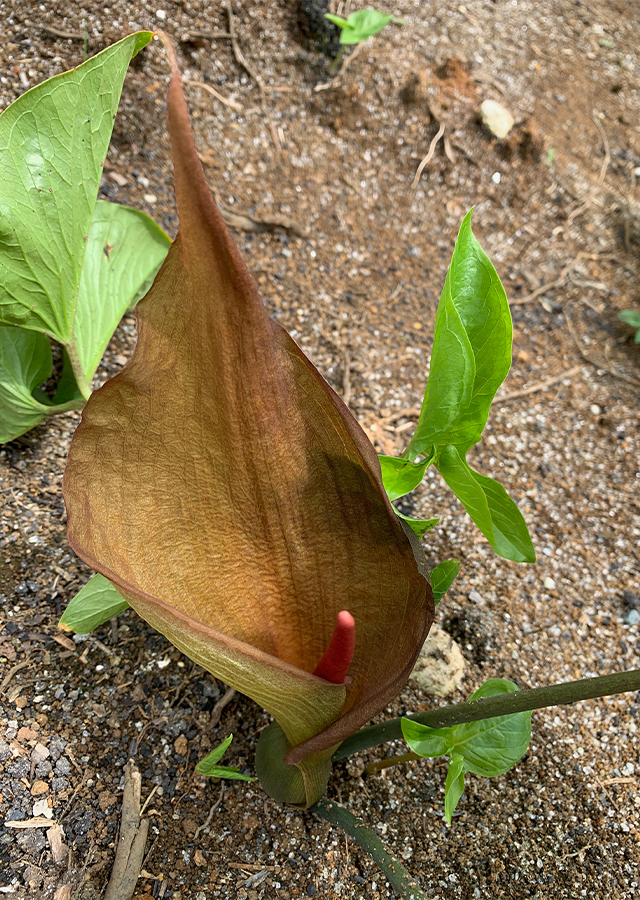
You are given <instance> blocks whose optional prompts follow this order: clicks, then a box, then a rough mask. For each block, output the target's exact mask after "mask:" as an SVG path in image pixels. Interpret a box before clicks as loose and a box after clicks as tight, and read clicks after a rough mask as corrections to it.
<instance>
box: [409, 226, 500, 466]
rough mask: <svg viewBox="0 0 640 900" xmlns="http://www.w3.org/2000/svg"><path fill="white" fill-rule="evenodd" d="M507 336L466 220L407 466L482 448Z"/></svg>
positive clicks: (496, 290) (495, 284)
mask: <svg viewBox="0 0 640 900" xmlns="http://www.w3.org/2000/svg"><path fill="white" fill-rule="evenodd" d="M512 331H513V329H512V325H511V314H510V312H509V304H508V302H507V296H506V294H505V291H504V288H503V287H502V284H501V283H500V279H499V278H498V275H497V273H496V270H495V269H494V267H493V265H492V263H491V261H490V260H489V257H488V256H487V255H486V253H485V252H484V251H483V249H482V248H481V246H480V244H479V243H478V241H477V240H476V239H475V237H474V235H473V232H472V230H471V212H469V213H467V215H466V216H465V218H464V221H463V222H462V225H461V227H460V232H459V234H458V239H457V241H456V245H455V248H454V251H453V257H452V259H451V265H450V267H449V271H448V272H447V277H446V279H445V284H444V288H443V291H442V296H441V298H440V303H439V304H438V311H437V313H436V321H435V327H434V339H433V351H432V354H431V367H430V371H429V380H428V382H427V387H426V391H425V396H424V401H423V404H422V410H421V412H420V418H419V420H418V426H417V428H416V432H415V434H414V436H413V438H412V439H411V442H410V444H409V447H408V448H407V454H406V455H407V457H408V458H409V459H415V458H416V457H417V456H419V455H420V454H421V453H425V452H427V451H429V450H430V449H431V448H432V447H434V446H436V445H441V444H444V443H447V444H455V445H457V446H460V447H462V448H463V452H466V451H467V450H468V449H469V447H471V446H473V444H475V443H477V442H478V441H479V440H480V437H481V435H482V431H483V429H484V427H485V425H486V422H487V417H488V415H489V409H490V407H491V401H492V400H493V398H494V397H495V394H496V391H497V390H498V388H499V386H500V385H501V384H502V382H503V381H504V379H505V378H506V377H507V373H508V372H509V368H510V365H511V342H512Z"/></svg>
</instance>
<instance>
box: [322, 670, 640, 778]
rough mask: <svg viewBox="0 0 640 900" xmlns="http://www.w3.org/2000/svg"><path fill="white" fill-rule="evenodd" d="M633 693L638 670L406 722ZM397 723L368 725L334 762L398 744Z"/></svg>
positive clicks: (434, 723) (449, 721) (447, 721)
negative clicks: (394, 742) (391, 742)
mask: <svg viewBox="0 0 640 900" xmlns="http://www.w3.org/2000/svg"><path fill="white" fill-rule="evenodd" d="M637 690H640V669H634V670H632V671H631V672H616V673H614V674H613V675H599V676H598V677H596V678H582V679H580V681H567V682H564V683H563V684H552V685H550V686H549V687H541V688H534V689H533V690H530V691H516V692H514V693H513V694H501V695H500V696H498V697H484V698H483V699H482V700H472V701H470V702H468V703H456V704H455V705H454V706H444V707H442V709H430V710H428V711H427V712H423V713H417V714H412V715H408V716H406V718H408V719H412V720H413V721H414V722H420V723H421V724H422V725H429V727H430V728H449V727H450V726H452V725H461V724H462V723H463V722H478V721H480V720H481V719H492V718H494V717H495V716H508V715H510V714H511V713H517V712H524V711H526V710H533V709H544V708H545V707H547V706H561V705H563V704H565V703H576V702H578V701H579V700H595V699H597V698H598V697H609V696H610V695H611V694H622V693H624V692H625V691H637ZM401 721H402V719H389V720H388V721H387V722H381V723H380V725H369V727H368V728H362V729H361V730H360V731H356V733H355V734H352V735H351V737H348V738H347V739H346V740H345V741H343V742H342V744H341V745H340V747H339V748H338V749H337V750H336V752H335V753H334V754H333V760H334V762H335V761H336V760H338V759H344V758H345V757H346V756H351V755H352V754H354V753H357V752H358V751H359V750H366V749H367V748H369V747H375V746H377V745H378V744H384V743H386V742H387V741H397V740H402V729H401V727H400V723H401Z"/></svg>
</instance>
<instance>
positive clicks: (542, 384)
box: [493, 366, 582, 403]
mask: <svg viewBox="0 0 640 900" xmlns="http://www.w3.org/2000/svg"><path fill="white" fill-rule="evenodd" d="M581 371H582V366H574V367H573V368H572V369H566V370H565V371H564V372H560V374H559V375H554V376H553V378H546V379H545V380H544V381H538V382H537V383H536V384H530V385H529V387H527V388H522V390H519V391H512V392H511V393H510V394H503V395H502V396H500V395H498V396H497V397H495V398H494V401H493V402H494V403H507V402H508V401H509V400H515V399H516V398H517V397H527V396H528V395H529V394H535V393H536V392H537V391H544V390H545V389H546V388H548V387H551V386H552V385H554V384H558V382H559V381H563V380H564V379H565V378H573V376H574V375H578V374H579V373H580V372H581Z"/></svg>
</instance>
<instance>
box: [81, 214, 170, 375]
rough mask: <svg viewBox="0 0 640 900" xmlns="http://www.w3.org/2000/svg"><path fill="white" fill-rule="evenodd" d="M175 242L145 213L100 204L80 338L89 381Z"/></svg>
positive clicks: (85, 269)
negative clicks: (112, 338)
mask: <svg viewBox="0 0 640 900" xmlns="http://www.w3.org/2000/svg"><path fill="white" fill-rule="evenodd" d="M170 245H171V240H170V238H169V237H168V235H167V234H165V232H164V231H163V230H162V228H160V227H159V226H158V225H156V223H155V222H154V221H153V219H150V218H149V216H147V215H146V214H145V213H143V212H139V211H138V210H136V209H131V208H130V207H128V206H120V205H119V204H117V203H107V202H106V201H105V200H98V202H97V203H96V205H95V208H94V210H93V216H92V219H91V228H90V231H89V238H88V241H87V249H86V254H85V257H84V263H83V266H82V272H81V276H80V287H79V293H78V306H77V310H76V326H75V335H74V340H75V343H76V346H77V352H78V357H79V359H80V363H81V365H82V371H83V372H84V375H85V378H86V379H87V381H91V377H92V376H93V374H94V372H95V371H96V369H97V368H98V365H99V363H100V360H101V359H102V354H103V353H104V351H105V349H106V347H107V344H108V343H109V341H110V339H111V336H112V334H113V332H114V331H115V330H116V328H117V326H118V323H119V321H120V319H121V318H122V316H123V315H124V313H125V312H126V310H127V308H128V307H129V306H130V304H131V300H132V299H133V298H134V297H136V295H138V293H139V292H140V290H141V289H142V288H144V287H146V288H147V289H148V288H149V287H150V286H151V281H152V280H153V278H154V277H155V274H156V272H157V271H158V269H159V268H160V266H161V265H162V263H163V261H164V258H165V256H166V255H167V252H168V250H169V247H170Z"/></svg>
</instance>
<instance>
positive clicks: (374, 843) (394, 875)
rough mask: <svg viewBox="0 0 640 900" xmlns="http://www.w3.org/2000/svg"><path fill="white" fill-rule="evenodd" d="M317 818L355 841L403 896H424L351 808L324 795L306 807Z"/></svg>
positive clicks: (416, 899) (422, 899) (421, 899)
mask: <svg viewBox="0 0 640 900" xmlns="http://www.w3.org/2000/svg"><path fill="white" fill-rule="evenodd" d="M309 811H310V812H314V813H315V814H316V815H317V816H318V817H319V818H321V819H324V820H325V822H329V823H330V824H331V825H333V826H334V827H336V828H341V829H342V830H343V831H344V832H346V834H348V835H349V837H350V838H352V839H353V840H354V841H355V842H356V844H358V845H359V846H360V847H361V848H362V849H363V850H364V851H365V853H368V854H369V856H370V857H371V858H372V859H373V861H374V862H375V863H376V864H377V865H378V866H379V867H380V869H381V870H382V872H383V873H384V875H385V876H386V878H387V880H388V881H389V883H390V884H391V885H392V886H393V887H394V888H395V890H396V891H397V892H398V893H399V894H400V896H401V897H403V898H404V900H427V896H426V894H425V893H424V891H423V890H422V889H421V888H420V886H419V885H418V883H417V882H416V881H415V879H414V878H412V877H411V875H410V874H409V872H408V871H407V870H406V869H405V867H404V866H403V865H402V863H401V862H400V860H399V859H397V858H396V857H395V856H393V855H392V854H391V853H389V851H388V850H387V848H386V847H385V846H384V844H383V843H382V841H381V840H380V838H379V837H378V835H377V834H376V833H375V831H373V829H371V828H368V827H367V826H366V825H365V824H364V822H363V821H362V819H359V818H358V817H357V816H354V814H353V813H352V812H350V811H349V810H348V809H345V807H344V806H340V804H339V803H333V802H332V801H331V800H325V799H324V798H322V799H320V800H318V802H317V803H314V804H313V806H312V807H310V810H309Z"/></svg>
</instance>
